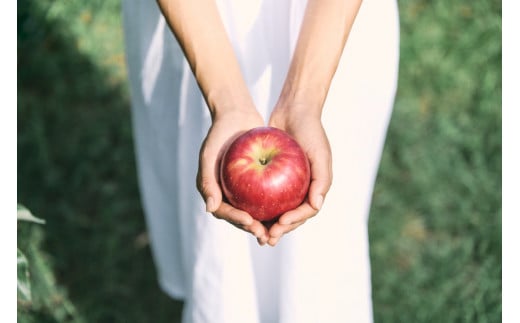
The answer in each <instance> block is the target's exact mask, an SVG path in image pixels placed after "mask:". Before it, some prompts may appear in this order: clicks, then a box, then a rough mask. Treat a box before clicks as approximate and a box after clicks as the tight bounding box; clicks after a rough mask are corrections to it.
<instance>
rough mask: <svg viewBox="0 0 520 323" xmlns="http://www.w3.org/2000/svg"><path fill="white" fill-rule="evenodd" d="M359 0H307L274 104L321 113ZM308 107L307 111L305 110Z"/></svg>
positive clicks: (359, 2) (357, 8) (359, 3)
mask: <svg viewBox="0 0 520 323" xmlns="http://www.w3.org/2000/svg"><path fill="white" fill-rule="evenodd" d="M360 5H361V0H309V2H308V4H307V8H306V11H305V16H304V18H303V22H302V26H301V30H300V34H299V38H298V41H297V44H296V48H295V51H294V55H293V58H292V62H291V65H290V68H289V72H288V75H287V78H286V80H285V84H284V87H283V89H282V92H281V96H280V99H279V102H278V105H277V106H278V107H281V108H284V107H285V106H293V107H294V106H305V109H306V113H314V114H317V115H321V110H322V107H323V103H324V102H325V99H326V96H327V93H328V90H329V87H330V83H331V81H332V78H333V76H334V73H335V71H336V68H337V66H338V64H339V60H340V58H341V54H342V51H343V48H344V46H345V43H346V41H347V37H348V34H349V32H350V30H351V28H352V25H353V23H354V20H355V17H356V15H357V12H358V10H359V6H360ZM309 109H311V111H309Z"/></svg>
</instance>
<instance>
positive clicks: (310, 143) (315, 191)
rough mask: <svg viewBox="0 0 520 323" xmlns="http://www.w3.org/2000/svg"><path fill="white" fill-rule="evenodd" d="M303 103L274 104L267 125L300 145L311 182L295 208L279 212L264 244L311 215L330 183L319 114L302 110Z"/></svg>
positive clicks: (329, 161) (329, 164)
mask: <svg viewBox="0 0 520 323" xmlns="http://www.w3.org/2000/svg"><path fill="white" fill-rule="evenodd" d="M306 111H307V110H306V109H305V107H294V108H293V107H285V108H275V109H274V111H273V113H272V115H271V118H270V120H269V125H270V126H273V127H276V128H279V129H282V130H284V131H286V132H287V133H289V134H290V135H291V136H293V138H295V139H296V141H297V142H298V143H299V144H300V146H301V147H302V148H303V150H304V151H305V153H306V154H307V157H308V158H309V162H310V166H311V183H310V186H309V193H308V195H307V198H306V200H305V201H304V202H303V203H302V204H301V205H300V206H299V207H297V208H296V209H294V210H291V211H288V212H286V213H284V214H282V215H281V216H280V218H279V219H278V221H277V222H275V223H274V224H273V225H272V226H271V227H270V229H269V240H268V244H269V245H271V246H274V245H276V244H277V243H278V241H279V240H280V238H281V237H282V236H283V235H284V234H286V233H289V232H290V231H292V230H294V229H296V228H297V227H299V226H300V225H302V224H303V223H305V221H307V220H308V219H310V218H311V217H313V216H315V215H316V214H317V213H318V211H319V210H320V208H321V206H322V204H323V202H324V199H325V196H326V194H327V192H328V190H329V188H330V186H331V184H332V155H331V149H330V144H329V141H328V138H327V135H326V133H325V130H324V129H323V126H322V123H321V120H320V116H319V115H313V114H310V113H306Z"/></svg>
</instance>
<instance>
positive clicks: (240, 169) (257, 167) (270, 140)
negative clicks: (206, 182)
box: [220, 127, 311, 223]
mask: <svg viewBox="0 0 520 323" xmlns="http://www.w3.org/2000/svg"><path fill="white" fill-rule="evenodd" d="M310 177H311V172H310V165H309V160H308V158H307V156H306V154H305V152H304V151H303V150H302V148H301V147H300V145H299V144H298V143H297V142H296V140H295V139H294V138H292V137H291V136H290V135H289V134H288V133H286V132H285V131H283V130H280V129H277V128H274V127H257V128H254V129H251V130H249V131H246V132H245V133H243V134H241V135H240V136H238V137H237V138H236V139H235V140H233V142H232V143H231V144H230V145H229V146H228V148H227V149H226V150H225V152H224V153H223V155H222V159H221V164H220V184H221V187H222V191H223V192H224V196H225V197H226V198H227V200H228V202H229V203H230V204H231V205H232V206H234V207H235V208H237V209H240V210H243V211H246V212H247V213H249V214H250V215H251V216H252V217H253V218H255V219H257V220H258V221H261V222H264V223H265V222H270V221H276V219H277V218H278V217H279V216H281V215H282V214H283V213H285V212H287V211H289V210H292V209H294V208H296V207H298V206H299V205H301V204H302V202H303V201H304V200H305V198H306V196H307V192H308V190H309V185H310Z"/></svg>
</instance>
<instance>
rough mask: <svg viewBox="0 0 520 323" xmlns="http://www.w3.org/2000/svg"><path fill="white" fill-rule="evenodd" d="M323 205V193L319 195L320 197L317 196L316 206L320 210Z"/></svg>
mask: <svg viewBox="0 0 520 323" xmlns="http://www.w3.org/2000/svg"><path fill="white" fill-rule="evenodd" d="M322 205H323V195H318V197H316V205H315V206H314V207H315V208H316V210H319V209H321V206H322Z"/></svg>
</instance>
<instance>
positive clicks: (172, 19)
mask: <svg viewBox="0 0 520 323" xmlns="http://www.w3.org/2000/svg"><path fill="white" fill-rule="evenodd" d="M157 2H158V4H159V7H160V9H161V11H162V13H163V15H164V17H165V18H166V21H167V22H168V24H169V26H170V28H171V30H172V32H173V33H174V35H175V37H176V38H177V40H178V42H179V44H180V46H181V48H182V49H183V51H184V55H185V56H186V59H187V60H188V63H189V64H190V67H191V69H192V71H193V74H194V76H195V78H196V80H197V82H198V85H199V87H200V89H201V91H202V94H203V96H204V98H205V100H206V103H207V105H208V107H209V110H210V113H211V116H212V126H211V128H210V130H209V132H208V135H207V136H206V139H205V140H204V143H203V145H202V147H201V150H200V154H199V171H198V174H197V188H198V190H199V192H200V193H201V195H202V197H203V199H204V201H205V202H206V209H207V211H208V212H211V213H213V214H214V215H215V216H216V217H217V218H220V219H224V220H227V221H228V222H230V223H232V224H234V225H235V226H237V227H239V228H241V229H243V230H245V231H247V232H250V233H252V234H253V235H255V236H256V237H257V238H258V239H259V242H260V243H265V242H266V241H267V229H266V228H265V227H264V226H263V225H262V224H261V223H260V222H258V221H256V220H254V219H253V218H252V217H251V216H250V215H249V214H247V213H246V212H243V211H240V210H237V209H235V208H233V207H232V206H231V205H229V204H227V203H224V202H223V201H222V192H221V190H220V186H219V184H218V176H217V169H218V163H219V157H220V156H219V155H220V152H221V150H222V147H223V146H224V145H225V144H226V142H228V141H229V140H230V138H232V137H234V136H236V135H237V134H238V133H240V132H242V131H245V130H248V129H250V128H253V127H256V126H260V125H263V120H262V117H261V116H260V115H259V114H258V112H257V111H256V109H255V107H254V104H253V100H252V98H251V96H250V94H249V91H248V89H247V86H246V84H245V82H244V80H243V77H242V74H241V71H240V66H239V64H238V61H237V59H236V57H235V54H234V51H233V48H232V46H231V43H230V41H229V39H228V36H227V33H226V30H225V28H224V25H223V23H222V21H221V19H220V15H219V12H218V9H217V6H216V4H215V1H212V0H190V1H182V0H157Z"/></svg>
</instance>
